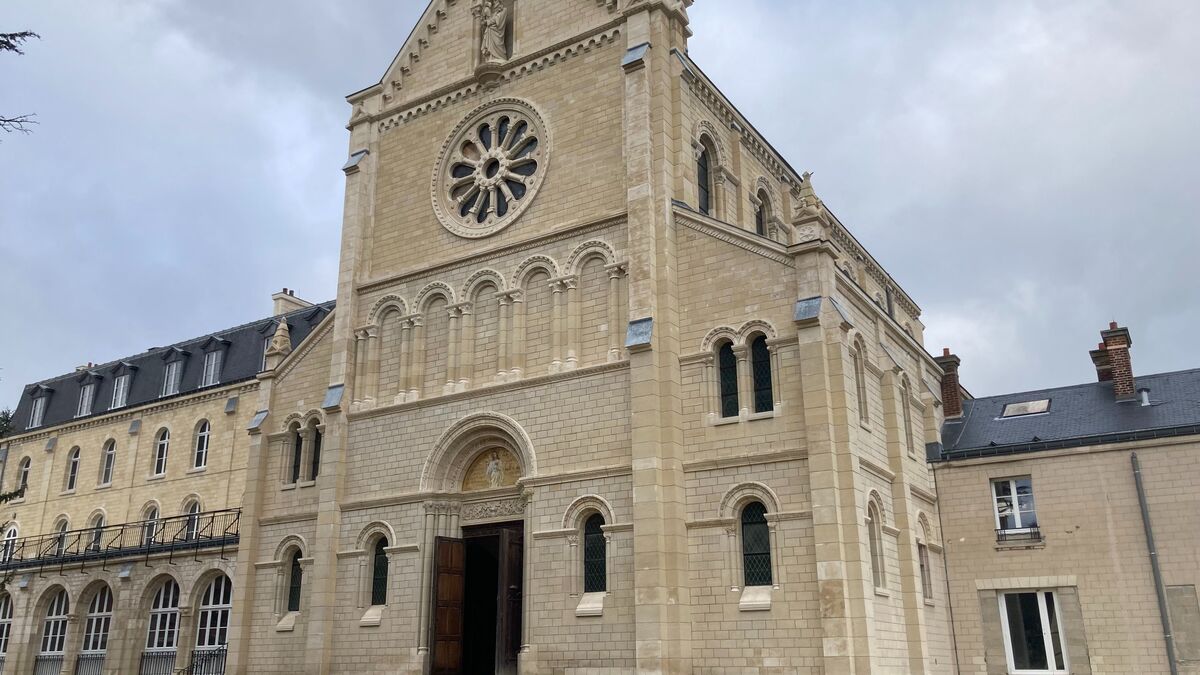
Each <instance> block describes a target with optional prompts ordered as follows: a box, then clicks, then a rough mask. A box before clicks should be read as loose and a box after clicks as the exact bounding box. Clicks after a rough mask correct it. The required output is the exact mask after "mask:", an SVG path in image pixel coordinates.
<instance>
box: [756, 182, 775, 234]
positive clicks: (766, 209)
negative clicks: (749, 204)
mask: <svg viewBox="0 0 1200 675" xmlns="http://www.w3.org/2000/svg"><path fill="white" fill-rule="evenodd" d="M769 200H770V197H768V196H767V191H766V190H759V191H758V208H757V209H755V210H754V231H755V232H757V233H758V234H759V235H760V236H763V237H765V236H767V219H768V218H770V217H771V202H770V201H769Z"/></svg>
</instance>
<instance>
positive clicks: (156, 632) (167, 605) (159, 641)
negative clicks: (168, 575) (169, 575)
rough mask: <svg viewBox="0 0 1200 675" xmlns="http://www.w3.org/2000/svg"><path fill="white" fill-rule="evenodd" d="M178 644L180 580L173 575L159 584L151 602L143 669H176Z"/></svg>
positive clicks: (144, 670)
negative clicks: (173, 577)
mask: <svg viewBox="0 0 1200 675" xmlns="http://www.w3.org/2000/svg"><path fill="white" fill-rule="evenodd" d="M178 644H179V584H177V583H175V580H174V579H167V580H166V581H164V582H163V583H162V585H161V586H159V588H158V591H157V592H156V593H155V594H154V601H153V603H151V605H150V623H149V627H148V629H147V631H146V651H145V652H144V653H143V654H142V672H148V671H149V672H168V673H169V672H174V667H175V649H176V647H177V645H178ZM148 666H149V668H148Z"/></svg>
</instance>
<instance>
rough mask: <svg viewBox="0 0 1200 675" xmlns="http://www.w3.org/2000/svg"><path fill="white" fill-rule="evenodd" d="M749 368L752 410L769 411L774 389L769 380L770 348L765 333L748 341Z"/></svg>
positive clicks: (771, 406) (773, 400) (772, 406)
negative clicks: (752, 398)
mask: <svg viewBox="0 0 1200 675" xmlns="http://www.w3.org/2000/svg"><path fill="white" fill-rule="evenodd" d="M750 369H751V371H753V373H754V412H759V413H762V412H771V411H772V410H774V409H775V391H774V389H773V387H772V382H771V348H770V347H768V346H767V336H765V335H759V336H758V337H756V338H754V341H753V342H751V343H750Z"/></svg>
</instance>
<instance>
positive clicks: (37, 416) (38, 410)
mask: <svg viewBox="0 0 1200 675" xmlns="http://www.w3.org/2000/svg"><path fill="white" fill-rule="evenodd" d="M45 421H46V397H45V396H39V397H37V398H35V399H33V408H32V409H31V410H30V411H29V428H30V429H36V428H38V427H40V426H42V422H45Z"/></svg>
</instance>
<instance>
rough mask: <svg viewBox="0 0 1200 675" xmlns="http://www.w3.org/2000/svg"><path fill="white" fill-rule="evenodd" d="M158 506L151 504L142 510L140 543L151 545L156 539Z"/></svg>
mask: <svg viewBox="0 0 1200 675" xmlns="http://www.w3.org/2000/svg"><path fill="white" fill-rule="evenodd" d="M158 528H159V523H158V507H157V506H154V505H153V504H151V505H150V506H149V507H147V508H146V510H145V511H144V516H143V522H142V545H143V546H153V545H154V544H155V543H157V541H158Z"/></svg>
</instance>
